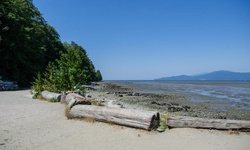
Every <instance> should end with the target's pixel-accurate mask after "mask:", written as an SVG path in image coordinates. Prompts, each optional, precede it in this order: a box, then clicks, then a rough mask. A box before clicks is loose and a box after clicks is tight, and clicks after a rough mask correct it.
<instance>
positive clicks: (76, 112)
mask: <svg viewBox="0 0 250 150" xmlns="http://www.w3.org/2000/svg"><path fill="white" fill-rule="evenodd" d="M69 114H70V115H71V117H73V118H93V119H95V120H98V121H103V122H110V123H114V124H119V125H123V126H129V127H134V128H141V129H146V130H152V129H156V128H157V127H158V126H159V118H160V116H159V113H158V112H151V111H139V110H131V109H121V108H109V107H100V106H88V105H75V106H74V107H72V108H71V110H70V112H69Z"/></svg>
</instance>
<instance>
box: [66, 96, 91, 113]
mask: <svg viewBox="0 0 250 150" xmlns="http://www.w3.org/2000/svg"><path fill="white" fill-rule="evenodd" d="M65 102H66V103H67V104H68V107H69V108H70V109H71V108H72V107H73V106H75V105H79V104H81V105H91V102H90V101H88V100H87V99H86V98H85V97H83V96H81V95H79V94H76V93H69V94H68V95H67V96H66V98H65Z"/></svg>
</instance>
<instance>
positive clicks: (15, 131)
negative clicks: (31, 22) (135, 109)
mask: <svg viewBox="0 0 250 150" xmlns="http://www.w3.org/2000/svg"><path fill="white" fill-rule="evenodd" d="M0 110H1V113H0V119H1V121H0V135H1V136H0V149H1V150H11V149H13V150H14V149H18V150H22V149H28V150H29V149H30V150H33V149H36V150H37V149H38V150H39V149H41V150H45V149H46V150H57V149H60V150H63V149H65V150H68V149H76V150H81V149H85V150H86V149H87V150H98V149H100V150H106V149H107V150H111V149H122V150H126V149H128V150H139V149H143V150H147V149H148V150H149V149H150V150H151V149H155V150H158V149H170V150H171V149H174V150H178V149H190V150H196V149H203V150H206V149H207V150H211V149H213V150H217V149H218V150H222V149H226V150H235V149H237V150H248V149H249V147H250V134H249V133H245V132H237V133H230V132H229V131H217V130H203V129H179V128H178V129H171V130H167V131H165V132H163V133H158V132H156V131H151V132H148V131H144V130H138V129H133V128H128V127H122V126H118V125H111V124H107V123H100V122H86V121H80V120H68V119H67V118H66V117H65V115H64V111H65V105H63V104H61V103H50V102H47V101H41V100H35V99H32V95H31V94H30V91H29V90H22V91H1V92H0Z"/></svg>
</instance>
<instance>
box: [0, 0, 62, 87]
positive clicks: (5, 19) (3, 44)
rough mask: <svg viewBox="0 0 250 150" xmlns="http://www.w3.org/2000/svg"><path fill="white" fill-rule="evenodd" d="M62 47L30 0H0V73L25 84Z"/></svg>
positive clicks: (7, 78) (41, 69)
mask: <svg viewBox="0 0 250 150" xmlns="http://www.w3.org/2000/svg"><path fill="white" fill-rule="evenodd" d="M61 50H63V46H62V43H61V42H60V39H59V35H58V33H57V32H56V31H55V29H54V28H53V27H51V26H49V25H48V24H47V23H46V21H45V20H44V18H43V17H42V15H41V13H40V12H39V10H38V9H37V8H36V7H35V6H34V5H33V3H32V0H1V1H0V57H1V58H0V75H1V76H3V78H4V79H6V80H13V81H17V82H18V84H19V85H20V86H28V85H29V84H30V81H31V80H32V79H33V77H34V75H35V74H36V73H37V72H39V71H44V70H45V68H46V66H47V64H48V63H49V62H50V61H54V60H55V59H56V58H58V57H59V51H61Z"/></svg>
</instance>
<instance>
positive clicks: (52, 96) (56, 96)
mask: <svg viewBox="0 0 250 150" xmlns="http://www.w3.org/2000/svg"><path fill="white" fill-rule="evenodd" d="M41 94H42V97H43V98H46V99H56V100H57V101H58V102H60V100H61V94H58V93H53V92H49V91H47V90H45V91H42V93H41Z"/></svg>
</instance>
